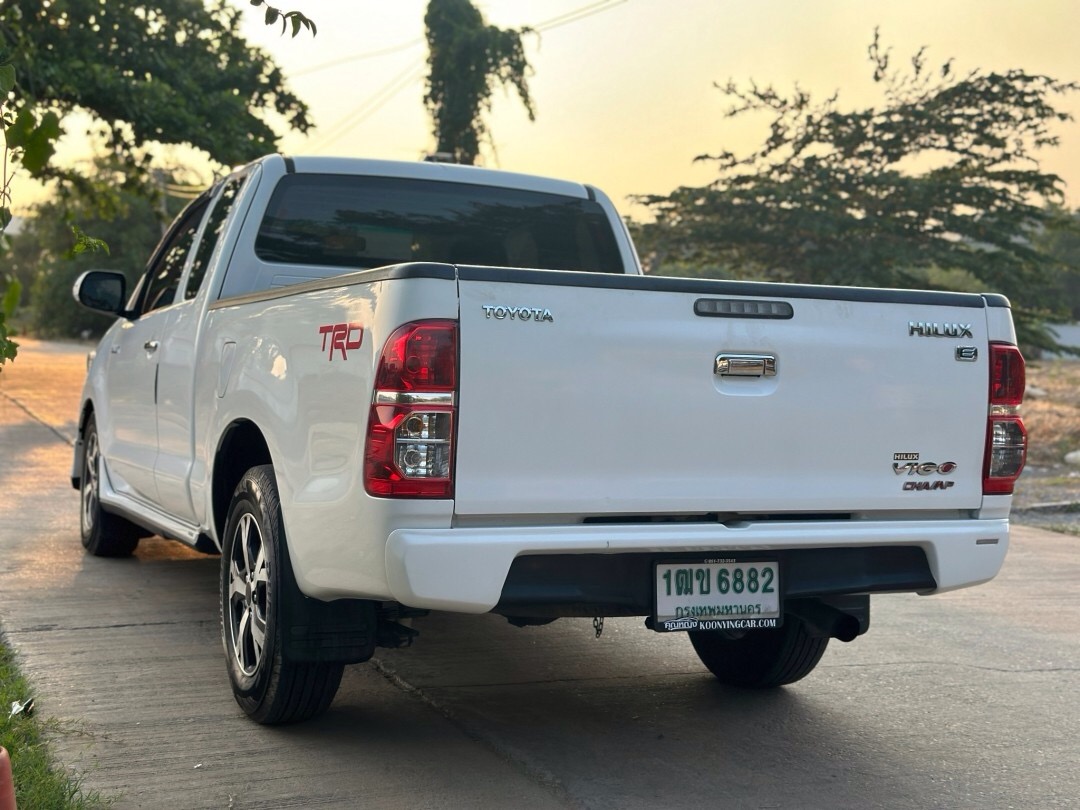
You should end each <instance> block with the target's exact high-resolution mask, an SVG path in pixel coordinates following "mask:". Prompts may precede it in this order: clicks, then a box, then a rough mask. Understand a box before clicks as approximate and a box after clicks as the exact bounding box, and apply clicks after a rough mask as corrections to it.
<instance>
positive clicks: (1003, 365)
mask: <svg viewBox="0 0 1080 810" xmlns="http://www.w3.org/2000/svg"><path fill="white" fill-rule="evenodd" d="M1024 385H1025V379H1024V357H1023V355H1021V354H1020V350H1019V349H1017V348H1016V347H1015V346H1013V345H1010V344H1007V343H991V344H990V412H989V418H988V420H987V426H986V459H985V461H984V462H983V494H984V495H1010V494H1012V491H1013V487H1014V486H1015V484H1016V479H1017V478H1019V477H1020V473H1021V471H1023V469H1024V461H1025V460H1026V459H1027V431H1026V430H1025V429H1024V420H1023V419H1021V418H1020V415H1019V414H1020V404H1021V403H1022V402H1023V400H1024Z"/></svg>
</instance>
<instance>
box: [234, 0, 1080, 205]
mask: <svg viewBox="0 0 1080 810" xmlns="http://www.w3.org/2000/svg"><path fill="white" fill-rule="evenodd" d="M426 5H427V3H426V2H425V0H394V2H372V1H371V0H365V1H364V2H356V0H331V1H330V2H327V1H326V0H323V2H316V1H315V0H291V5H290V3H289V2H284V0H282V2H281V7H282V8H297V9H301V10H303V11H304V12H305V13H307V14H309V16H312V17H313V18H315V19H316V21H317V23H318V25H319V33H318V36H317V37H315V39H314V40H312V39H311V38H310V36H305V35H304V34H301V35H300V36H299V37H297V38H296V39H289V38H288V37H285V38H281V37H279V36H277V35H276V34H275V33H273V32H272V31H270V30H269V29H266V28H265V27H264V26H262V24H261V20H260V18H259V17H258V15H257V13H253V14H251V15H249V20H248V23H247V25H246V27H245V33H246V34H247V35H248V36H249V37H250V38H251V39H253V40H256V41H258V42H259V43H260V44H262V45H263V46H265V47H266V48H268V49H269V50H270V51H271V52H272V53H273V54H274V55H275V57H276V59H277V60H278V62H279V64H281V65H282V66H283V67H284V68H285V72H286V75H288V76H289V77H290V82H291V84H292V87H293V88H294V90H296V91H297V92H298V93H299V94H300V95H301V97H303V98H304V99H306V100H307V101H308V102H309V103H310V104H311V106H312V110H313V112H314V117H315V120H316V122H317V124H318V129H317V130H316V131H315V132H314V133H313V135H312V136H310V137H308V138H301V137H288V138H286V139H285V141H284V143H283V147H284V148H285V149H286V150H288V151H292V152H294V153H301V152H315V153H319V154H341V155H359V156H374V157H386V158H395V159H401V160H415V159H417V158H418V157H420V156H421V155H422V154H423V153H424V152H426V151H428V150H430V149H431V148H432V147H433V145H434V144H433V140H432V137H431V135H430V122H429V119H428V117H427V116H426V114H425V113H424V108H423V100H422V99H423V75H424V70H425V63H424V60H425V57H426V47H425V45H424V44H423V35H424V31H423V15H424V9H425V8H426ZM477 5H478V6H479V7H480V8H481V10H482V11H483V13H484V14H485V16H486V17H487V19H488V21H489V22H490V23H492V24H495V25H498V26H501V27H510V26H513V27H518V26H523V25H529V26H533V27H539V28H541V29H544V28H545V23H548V27H547V30H542V32H541V33H540V35H539V37H528V38H527V40H526V42H527V53H528V56H529V60H530V62H531V64H532V66H533V69H534V75H533V77H532V79H531V84H530V86H531V89H532V92H533V95H534V98H535V103H536V112H537V117H536V121H535V122H534V123H530V122H529V121H528V118H527V116H526V115H525V112H524V109H523V108H522V106H521V104H520V103H519V102H518V101H517V99H516V97H513V96H508V95H506V94H504V93H503V92H502V91H501V90H500V91H498V92H497V93H496V98H495V105H494V110H493V114H492V115H491V116H490V118H489V122H490V129H491V132H492V135H493V137H494V141H495V146H496V148H497V153H496V154H495V155H492V154H490V153H489V154H488V155H487V159H486V165H488V166H495V167H499V168H504V169H511V170H515V171H524V172H530V173H538V174H551V175H555V176H559V177H565V178H568V179H574V180H582V181H585V182H590V183H594V184H595V185H598V186H600V187H601V188H603V189H605V190H606V191H607V192H608V193H609V194H610V195H612V197H613V199H614V200H615V202H616V204H617V205H620V206H623V207H625V204H624V199H625V197H626V195H629V194H634V193H662V192H667V191H670V190H672V189H673V188H675V187H676V186H678V185H688V184H691V185H692V184H699V185H700V184H704V183H707V182H708V181H709V180H710V179H711V178H712V175H713V170H712V169H711V168H710V167H709V166H708V164H696V165H695V164H693V162H692V161H693V158H694V157H695V156H696V155H699V154H701V153H703V152H716V151H719V150H721V149H724V148H727V149H732V150H733V151H736V152H739V151H743V150H746V149H749V148H752V147H754V146H756V145H757V144H759V143H761V141H762V140H763V138H764V134H765V129H764V127H765V121H764V120H761V119H758V120H749V119H747V120H746V121H745V122H744V121H742V120H735V121H732V120H727V119H725V118H724V115H723V113H724V111H725V109H726V106H727V104H726V102H725V100H724V97H723V96H722V94H721V93H720V92H719V91H718V90H716V89H715V88H714V86H713V84H714V82H719V83H726V81H727V80H728V79H729V78H732V79H735V80H736V81H742V80H746V79H750V78H753V79H754V80H756V81H757V82H758V83H759V84H773V85H774V86H775V87H776V88H777V89H778V90H781V91H787V90H790V89H791V88H792V87H793V86H794V85H795V84H796V83H798V84H799V85H800V86H802V87H803V88H805V89H807V90H810V91H811V92H813V93H814V94H815V95H820V96H821V97H822V98H824V97H825V96H826V95H828V94H830V93H832V92H833V91H835V90H839V91H840V102H841V105H851V106H859V105H861V106H865V105H868V104H876V103H879V100H880V96H879V94H878V90H879V88H878V87H877V86H876V85H875V84H874V82H873V81H872V78H871V75H872V73H871V67H870V64H869V62H868V61H867V57H866V48H867V46H868V45H869V43H870V41H871V39H872V37H873V30H874V27H875V26H879V27H880V30H881V35H882V40H883V42H884V43H885V44H887V45H889V46H891V47H892V48H893V54H894V64H895V63H898V62H900V61H906V60H907V59H908V58H909V57H910V55H911V54H913V53H914V52H915V51H916V50H917V49H918V48H919V47H921V46H924V45H925V46H927V47H928V57H929V61H930V64H933V65H938V64H940V63H942V62H944V61H946V60H947V59H949V58H950V57H955V59H956V62H955V68H956V69H957V70H958V71H960V72H965V71H967V70H970V69H974V68H982V69H984V70H1005V69H1009V68H1016V67H1019V68H1023V69H1025V70H1027V71H1029V72H1041V73H1046V74H1048V75H1050V76H1053V77H1055V78H1058V79H1062V80H1080V45H1078V42H1077V36H1076V35H1077V32H1078V31H1080V6H1078V4H1077V3H1076V2H1075V0H1038V2H1016V1H1015V0H1013V1H1012V2H1004V0H979V2H972V1H971V0H933V1H932V2H931V1H930V0H908V1H907V2H904V3H884V2H881V3H876V2H867V1H866V0H862V1H861V2H859V1H857V0H821V1H820V2H806V1H805V0H761V1H760V2H752V3H748V2H728V1H727V0H622V2H619V0H608V2H597V0H544V1H543V2H539V0H533V1H532V2H529V1H528V0H486V2H480V3H478V4H477ZM577 9H583V14H585V15H587V16H582V17H580V18H579V19H577V20H576V21H574V20H569V21H564V22H563V23H562V24H558V22H559V18H560V17H561V16H562V15H566V14H569V13H571V12H573V11H575V10H577ZM549 21H551V22H549ZM410 42H411V43H413V44H412V45H406V43H410ZM398 45H403V46H405V47H403V49H402V50H400V51H397V52H395V53H391V54H387V55H384V56H376V57H370V58H366V59H361V60H350V57H353V56H356V55H358V54H368V53H371V52H377V51H382V50H386V49H388V48H390V47H393V46H398ZM346 60H349V61H346ZM324 66H325V67H324ZM316 68H321V69H316ZM399 77H400V78H399ZM396 79H397V80H398V81H397V82H396V83H395V80H396ZM397 88H400V89H397ZM395 89H397V92H396V93H393V95H390V93H392V92H393V91H394V90H395ZM380 91H382V92H384V93H385V94H386V95H381V94H380ZM373 99H374V101H373ZM380 101H381V106H378V107H376V106H375V105H376V104H378V103H379V102H380ZM1064 103H1065V106H1066V107H1067V108H1068V109H1069V110H1071V111H1072V112H1073V114H1074V115H1077V117H1080V93H1076V94H1073V95H1072V96H1071V97H1068V98H1066V99H1064ZM1060 135H1061V139H1062V146H1061V147H1060V148H1058V149H1056V150H1051V151H1047V152H1046V153H1045V157H1044V159H1043V166H1044V168H1045V169H1047V170H1049V171H1053V172H1056V173H1057V174H1060V175H1061V176H1062V177H1063V178H1064V179H1065V180H1066V181H1067V182H1068V184H1069V188H1068V192H1067V193H1068V195H1069V203H1070V204H1071V205H1080V124H1077V123H1073V124H1069V125H1066V126H1062V127H1061V128H1060Z"/></svg>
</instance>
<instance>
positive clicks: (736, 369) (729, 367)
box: [713, 354, 776, 377]
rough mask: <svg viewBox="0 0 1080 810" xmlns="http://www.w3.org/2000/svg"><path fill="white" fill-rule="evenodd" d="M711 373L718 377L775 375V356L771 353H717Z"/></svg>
mask: <svg viewBox="0 0 1080 810" xmlns="http://www.w3.org/2000/svg"><path fill="white" fill-rule="evenodd" d="M713 373H714V374H716V375H718V376H720V377H775V376H776V357H775V356H774V355H771V354H718V355H716V368H715V369H714V370H713Z"/></svg>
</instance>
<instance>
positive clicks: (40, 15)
mask: <svg viewBox="0 0 1080 810" xmlns="http://www.w3.org/2000/svg"><path fill="white" fill-rule="evenodd" d="M266 13H267V15H268V17H269V15H271V14H277V15H280V14H281V13H280V12H278V11H276V10H275V9H267V11H266ZM274 19H275V21H276V20H277V19H279V17H275V18H274ZM304 19H306V18H304ZM289 20H290V21H292V24H293V27H294V30H299V29H298V28H297V26H298V25H303V23H299V22H297V18H295V17H293V18H289ZM282 21H283V24H285V21H284V19H283V18H282ZM239 25H240V11H239V10H238V9H235V8H233V7H231V6H229V5H228V4H227V3H225V2H224V0H215V2H214V3H213V4H212V5H211V6H209V7H207V6H204V5H203V3H201V2H193V0H149V2H144V0H139V2H133V1H132V0H109V2H108V3H103V2H101V1H100V0H18V2H13V0H0V46H2V47H3V48H5V49H6V50H7V51H8V52H9V54H10V62H11V64H12V65H13V67H14V69H15V72H16V75H17V77H18V81H17V83H16V84H15V88H14V105H13V108H14V110H15V120H14V122H13V124H12V126H11V127H10V129H9V131H8V145H9V146H13V147H19V148H21V149H22V150H23V155H22V165H23V167H24V168H25V169H26V171H27V172H28V173H29V174H31V175H32V176H37V177H55V176H64V175H70V172H67V171H64V170H61V169H59V168H58V167H56V166H55V165H54V164H53V162H52V160H51V159H52V156H53V149H54V143H55V141H56V139H57V137H59V135H60V134H62V129H63V121H64V120H65V118H66V116H67V115H68V114H69V113H71V112H72V111H74V110H83V111H86V112H88V113H90V114H91V115H92V116H93V117H94V119H95V120H96V121H97V122H98V124H99V126H100V128H101V131H102V134H103V135H104V136H105V138H106V140H107V144H108V146H109V147H110V148H111V149H112V150H113V151H114V152H115V153H116V154H119V155H122V156H124V157H125V159H127V160H128V161H129V163H130V164H131V166H132V167H133V168H141V167H144V164H143V163H142V162H141V161H138V160H136V159H135V157H134V154H135V150H137V149H139V148H140V147H144V146H148V145H152V144H155V143H185V144H191V145H192V146H195V147H198V148H200V149H202V150H204V151H205V152H207V153H208V154H209V155H210V157H211V158H212V159H213V160H215V161H217V162H219V163H221V164H224V165H232V164H236V163H241V162H244V161H247V160H250V159H252V158H254V157H257V156H259V155H262V154H265V153H267V152H271V151H273V150H274V148H275V146H276V144H277V135H276V134H275V132H274V131H273V129H272V128H271V126H270V124H269V123H268V122H267V120H266V117H267V116H268V115H277V116H280V117H281V118H282V119H283V120H284V121H285V122H286V123H287V124H288V125H289V126H291V127H293V128H295V129H298V130H300V131H301V132H303V131H306V130H307V129H308V128H309V127H310V126H311V123H310V121H309V119H308V110H307V106H306V105H305V104H304V103H303V102H302V101H301V100H300V99H299V98H298V97H296V96H295V95H293V94H292V93H291V92H290V91H289V90H288V89H287V88H286V86H285V81H284V77H283V76H282V73H281V71H280V70H279V69H278V68H277V67H276V66H275V65H274V63H273V62H272V61H271V59H270V57H269V56H268V55H267V54H266V53H264V52H263V51H261V50H259V49H258V48H254V47H252V46H251V45H249V44H248V43H247V42H246V41H245V40H244V39H243V38H242V37H241V36H240V35H239V33H238V31H239Z"/></svg>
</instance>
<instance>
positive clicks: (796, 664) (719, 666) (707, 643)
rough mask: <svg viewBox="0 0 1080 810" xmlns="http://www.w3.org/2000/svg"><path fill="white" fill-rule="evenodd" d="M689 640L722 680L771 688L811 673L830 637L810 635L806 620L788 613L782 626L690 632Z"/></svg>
mask: <svg viewBox="0 0 1080 810" xmlns="http://www.w3.org/2000/svg"><path fill="white" fill-rule="evenodd" d="M690 643H691V644H693V645H694V652H696V653H697V654H698V658H700V659H701V663H703V664H704V665H705V666H706V667H708V668H709V671H710V672H712V674H713V675H715V676H716V678H717V680H719V681H720V682H722V683H726V684H730V685H732V686H747V687H755V688H768V687H773V686H783V685H784V684H787V683H794V682H795V681H797V680H799V679H801V678H805V677H806V676H807V675H809V674H810V672H811V671H813V669H814V667H816V666H817V664H818V661H820V660H821V656H822V655H824V653H825V648H826V647H827V646H828V645H829V639H828V638H818V637H815V636H811V635H810V634H809V633H808V632H807V629H806V625H805V624H803V622H801V621H799V620H798V619H795V618H792V617H790V616H789V617H788V618H787V620H786V621H785V623H784V625H783V626H782V627H778V628H775V629H766V630H749V631H747V632H746V634H745V635H743V636H741V637H734V636H732V635H730V634H728V633H726V632H725V631H723V630H699V631H696V632H691V633H690Z"/></svg>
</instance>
